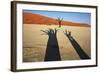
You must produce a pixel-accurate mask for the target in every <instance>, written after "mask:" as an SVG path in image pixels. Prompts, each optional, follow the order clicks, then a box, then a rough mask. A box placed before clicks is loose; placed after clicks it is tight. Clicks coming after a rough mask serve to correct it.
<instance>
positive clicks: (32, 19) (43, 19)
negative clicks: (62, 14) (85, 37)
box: [23, 12, 90, 27]
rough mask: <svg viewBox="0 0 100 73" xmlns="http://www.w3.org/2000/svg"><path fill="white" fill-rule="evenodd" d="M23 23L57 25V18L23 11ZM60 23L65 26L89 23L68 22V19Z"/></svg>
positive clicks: (84, 25) (85, 25)
mask: <svg viewBox="0 0 100 73" xmlns="http://www.w3.org/2000/svg"><path fill="white" fill-rule="evenodd" d="M23 24H40V25H58V21H57V19H54V18H50V17H47V16H43V15H40V14H33V13H29V12H23ZM61 24H62V25H65V26H82V27H90V25H89V24H85V23H76V22H70V21H62V22H61Z"/></svg>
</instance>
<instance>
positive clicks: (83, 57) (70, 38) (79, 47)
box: [65, 31, 90, 59]
mask: <svg viewBox="0 0 100 73" xmlns="http://www.w3.org/2000/svg"><path fill="white" fill-rule="evenodd" d="M65 35H66V36H67V37H68V39H69V40H70V42H71V44H72V46H73V47H74V49H75V50H76V52H77V53H78V55H79V56H80V59H90V57H89V56H88V55H87V54H86V53H85V52H84V50H82V48H81V46H80V45H79V44H78V43H77V41H76V40H75V39H74V38H73V37H72V36H71V32H67V31H66V32H65Z"/></svg>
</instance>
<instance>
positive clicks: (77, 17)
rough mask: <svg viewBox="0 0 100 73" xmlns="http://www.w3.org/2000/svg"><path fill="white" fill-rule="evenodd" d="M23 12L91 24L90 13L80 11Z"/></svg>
mask: <svg viewBox="0 0 100 73" xmlns="http://www.w3.org/2000/svg"><path fill="white" fill-rule="evenodd" d="M23 11H24V12H31V13H35V14H40V15H44V16H47V17H51V18H56V19H57V18H58V17H59V18H63V20H65V21H71V22H78V23H87V24H89V25H90V24H91V14H90V13H82V12H81V13H80V12H60V11H42V10H23Z"/></svg>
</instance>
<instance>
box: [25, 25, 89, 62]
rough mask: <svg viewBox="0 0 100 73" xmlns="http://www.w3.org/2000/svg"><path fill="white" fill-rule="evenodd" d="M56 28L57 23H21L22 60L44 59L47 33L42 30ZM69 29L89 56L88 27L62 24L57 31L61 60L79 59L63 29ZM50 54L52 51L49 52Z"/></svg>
mask: <svg viewBox="0 0 100 73" xmlns="http://www.w3.org/2000/svg"><path fill="white" fill-rule="evenodd" d="M50 28H51V29H55V28H56V29H58V26H57V25H35V24H24V25H23V45H24V46H23V62H40V61H44V57H45V51H46V47H47V42H48V35H47V34H45V33H44V32H43V31H45V30H48V29H50ZM65 30H67V31H71V35H72V36H73V38H74V39H75V40H76V41H77V43H78V44H79V45H80V46H81V48H82V50H83V51H84V52H85V53H86V54H87V55H88V56H89V57H91V40H90V39H91V33H90V32H91V31H90V27H75V26H62V27H61V29H58V31H57V40H58V44H59V50H60V56H61V60H80V57H79V55H78V54H77V52H76V51H75V49H74V47H73V46H72V44H71V42H70V41H69V39H68V37H66V36H65V34H64V31H65ZM51 54H52V53H51Z"/></svg>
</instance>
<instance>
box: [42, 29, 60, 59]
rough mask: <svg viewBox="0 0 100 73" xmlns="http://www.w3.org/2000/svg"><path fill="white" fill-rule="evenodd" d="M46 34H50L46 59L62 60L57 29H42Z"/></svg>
mask: <svg viewBox="0 0 100 73" xmlns="http://www.w3.org/2000/svg"><path fill="white" fill-rule="evenodd" d="M41 31H42V32H44V33H45V34H46V35H48V37H49V38H48V43H47V47H46V54H45V58H44V61H60V60H61V57H60V52H59V45H58V41H57V37H56V35H57V30H56V29H49V30H45V31H44V30H41Z"/></svg>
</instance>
